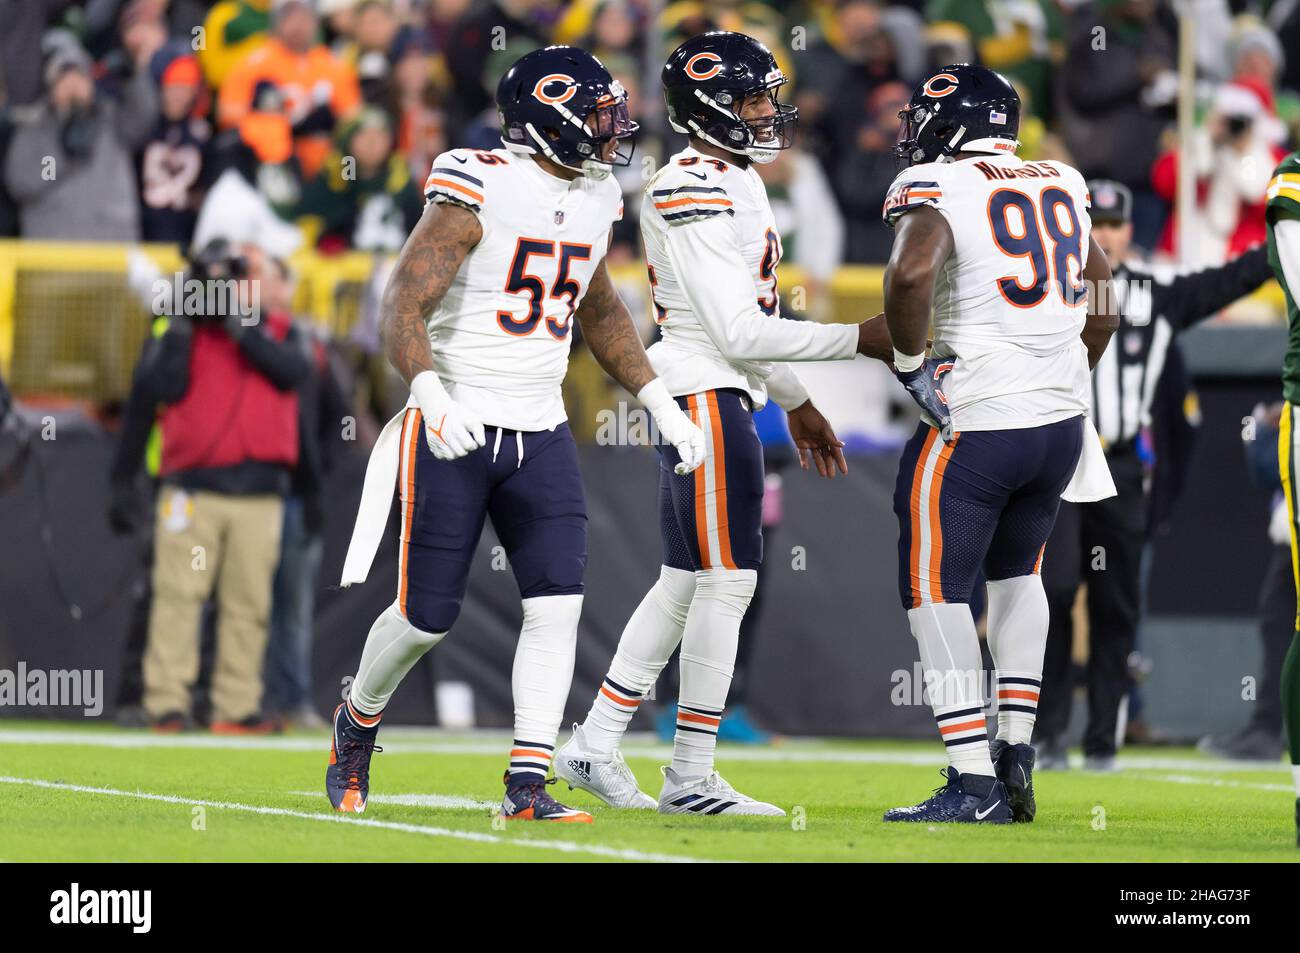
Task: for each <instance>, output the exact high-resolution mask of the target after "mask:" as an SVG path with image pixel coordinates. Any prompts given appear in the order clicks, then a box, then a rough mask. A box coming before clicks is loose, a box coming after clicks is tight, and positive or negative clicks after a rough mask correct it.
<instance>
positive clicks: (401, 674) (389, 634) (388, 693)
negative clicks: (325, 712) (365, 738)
mask: <svg viewBox="0 0 1300 953" xmlns="http://www.w3.org/2000/svg"><path fill="white" fill-rule="evenodd" d="M446 635H447V633H446V632H425V631H424V630H423V629H417V628H416V627H415V626H413V625H411V623H410V622H408V621H407V620H406V617H405V616H404V615H402V612H401V610H400V609H399V608H398V607H397V603H396V602H394V603H393V604H392V605H391V606H389V607H388V608H387V609H385V610H384V611H383V612H381V613H380V614H379V618H377V619H375V623H374V625H372V626H371V627H370V634H369V635H367V636H366V647H365V648H364V649H362V651H361V665H360V666H359V667H358V668H357V676H356V678H354V679H353V680H352V687H351V688H350V689H349V690H348V703H349V706H350V707H351V711H350V712H349V714H350V715H352V717H353V720H354V721H357V722H358V723H359V724H361V725H362V726H363V727H367V728H369V727H373V726H374V725H377V724H379V715H381V714H382V713H383V710H384V708H385V707H386V706H387V705H388V700H389V699H390V698H392V697H393V692H395V691H397V686H398V685H399V684H401V681H402V679H403V678H405V677H406V673H407V672H409V671H410V670H411V666H413V665H414V664H415V663H416V662H418V661H419V660H420V659H421V658H422V657H423V656H424V653H425V652H427V651H429V649H431V648H433V647H434V646H435V645H437V644H438V643H439V642H441V641H442V640H443V638H444V637H445V636H446Z"/></svg>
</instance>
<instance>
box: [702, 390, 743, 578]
mask: <svg viewBox="0 0 1300 953" xmlns="http://www.w3.org/2000/svg"><path fill="white" fill-rule="evenodd" d="M706 396H707V398H708V401H709V429H710V430H712V431H713V487H714V491H715V495H714V504H713V510H714V512H715V513H716V514H717V518H718V548H719V550H720V551H719V553H718V558H719V559H721V560H722V565H723V567H724V568H726V569H735V568H736V563H735V560H733V559H732V558H731V520H730V519H728V517H727V450H726V447H724V446H723V442H722V415H721V414H720V413H718V393H717V391H712V390H711V391H709V392H708V394H707V395H706Z"/></svg>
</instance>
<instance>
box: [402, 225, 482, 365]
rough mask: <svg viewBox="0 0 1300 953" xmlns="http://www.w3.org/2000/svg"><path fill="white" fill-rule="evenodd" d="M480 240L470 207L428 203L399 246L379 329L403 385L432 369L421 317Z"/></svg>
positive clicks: (431, 352) (445, 288) (429, 348)
mask: <svg viewBox="0 0 1300 953" xmlns="http://www.w3.org/2000/svg"><path fill="white" fill-rule="evenodd" d="M482 237H483V226H482V225H480V224H479V220H478V217H477V216H475V215H474V213H473V212H471V211H470V210H469V209H466V208H462V207H460V206H459V205H455V204H453V203H450V202H433V203H430V205H429V207H428V208H427V209H425V211H424V214H423V215H422V216H421V217H420V221H419V222H417V223H416V226H415V230H414V231H412V232H411V234H410V237H409V238H407V239H406V244H405V245H403V246H402V253H401V254H400V255H399V256H398V258H397V264H396V265H395V266H394V267H393V273H392V275H391V276H390V277H389V279H388V285H387V287H385V288H384V296H383V300H382V303H381V314H382V315H383V317H382V320H381V325H380V330H381V332H382V334H383V338H384V353H385V354H386V355H387V356H388V360H389V361H390V362H391V363H392V365H393V367H395V368H397V372H398V373H399V374H401V375H402V378H403V379H404V380H405V381H406V382H407V383H408V384H409V383H411V381H412V380H414V379H415V376H416V375H417V374H419V373H420V372H421V371H431V370H433V349H432V348H431V347H430V346H429V332H428V329H427V328H426V327H425V324H424V319H425V316H426V315H428V314H429V312H430V311H432V310H433V309H434V308H435V307H437V305H438V302H440V301H441V300H442V297H443V295H445V294H446V293H447V289H448V288H449V287H450V286H451V283H452V280H453V279H454V278H455V277H456V272H457V271H459V270H460V266H461V262H463V261H464V260H465V256H466V255H467V254H469V252H470V249H472V248H473V247H474V246H475V245H477V244H478V242H479V239H481V238H482Z"/></svg>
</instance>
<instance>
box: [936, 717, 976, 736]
mask: <svg viewBox="0 0 1300 953" xmlns="http://www.w3.org/2000/svg"><path fill="white" fill-rule="evenodd" d="M983 727H985V725H984V719H983V718H980V719H977V720H976V721H963V722H962V723H961V724H959V725H948V726H947V727H946V728H940V729H939V734H941V735H950V734H952V733H953V732H955V731H970V730H971V729H972V728H983Z"/></svg>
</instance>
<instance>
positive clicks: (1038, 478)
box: [884, 64, 1118, 823]
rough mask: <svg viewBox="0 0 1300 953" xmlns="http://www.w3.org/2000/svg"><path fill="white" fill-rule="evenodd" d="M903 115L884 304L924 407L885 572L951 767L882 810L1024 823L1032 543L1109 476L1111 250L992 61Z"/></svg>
mask: <svg viewBox="0 0 1300 953" xmlns="http://www.w3.org/2000/svg"><path fill="white" fill-rule="evenodd" d="M899 115H900V117H901V118H902V120H903V122H902V129H901V132H900V142H899V147H898V153H899V156H900V158H902V159H904V160H905V161H906V162H908V163H909V166H910V167H909V168H907V169H906V170H905V171H904V172H902V173H901V174H900V175H899V176H898V178H897V179H896V180H895V182H894V184H893V186H892V187H891V188H890V191H889V193H888V195H887V197H886V199H885V207H884V217H885V221H886V223H888V224H889V225H891V226H893V228H894V229H895V232H896V235H895V238H894V247H893V251H892V253H891V257H890V261H889V265H888V268H887V269H886V272H885V319H886V321H887V322H888V324H889V331H890V336H891V337H892V339H893V346H894V365H895V368H896V370H897V373H898V375H899V378H900V380H902V382H903V384H904V386H906V387H907V389H908V391H909V393H911V394H912V396H913V397H914V398H915V399H916V401H917V403H918V404H920V406H921V409H922V411H923V420H922V422H921V424H920V426H919V427H918V428H917V431H916V434H915V436H913V437H912V439H911V441H910V442H909V443H908V444H907V446H906V448H905V449H904V451H903V459H902V462H901V464H900V469H899V475H898V483H897V489H896V491H895V496H894V510H895V513H896V514H897V516H898V521H899V590H900V595H901V597H902V601H903V607H904V608H905V609H906V610H907V616H908V622H909V624H910V626H911V629H912V634H913V636H915V638H916V641H917V644H918V647H919V649H920V655H921V664H922V667H923V669H924V672H925V679H926V686H927V689H928V693H929V696H930V702H931V704H932V706H933V709H934V716H935V720H936V721H937V722H938V727H939V733H940V737H941V738H942V739H943V742H944V746H945V748H946V749H947V752H948V758H949V767H948V769H947V771H946V772H945V775H946V781H947V783H946V784H945V785H944V786H943V787H942V788H941V789H940V790H939V791H938V792H936V794H935V795H934V796H933V797H931V798H930V799H928V800H927V801H925V802H923V803H921V804H919V805H916V806H914V807H906V808H896V809H894V810H891V811H889V812H888V813H887V814H886V815H885V820H887V821H922V822H934V821H972V822H986V823H987V822H1007V821H1010V820H1013V819H1014V820H1018V821H1030V820H1032V819H1033V816H1034V811H1035V809H1036V807H1035V802H1034V796H1033V786H1032V772H1033V764H1034V751H1033V748H1032V747H1031V746H1030V744H1029V741H1030V736H1031V732H1032V730H1033V725H1034V717H1035V714H1036V711H1037V706H1038V690H1039V685H1040V682H1041V678H1042V668H1043V651H1044V648H1045V646H1046V642H1047V598H1046V595H1045V594H1044V592H1043V585H1042V581H1041V579H1040V577H1039V567H1040V565H1041V560H1042V557H1043V547H1044V545H1045V543H1046V541H1047V537H1048V535H1049V534H1050V533H1051V530H1052V524H1053V523H1054V522H1055V520H1056V512H1057V509H1058V508H1059V505H1060V499H1061V496H1062V494H1063V493H1064V494H1066V495H1067V498H1069V499H1078V500H1084V499H1101V498H1103V497H1105V496H1110V495H1113V494H1114V485H1113V483H1112V482H1111V480H1110V473H1109V471H1108V470H1107V468H1106V463H1105V459H1104V457H1103V455H1102V452H1101V445H1100V441H1099V440H1098V438H1097V434H1096V431H1095V430H1094V429H1093V428H1092V426H1091V424H1090V423H1089V422H1088V420H1087V417H1086V414H1087V412H1088V407H1089V393H1088V388H1089V367H1090V365H1093V364H1095V363H1096V362H1097V360H1098V359H1099V358H1100V357H1101V354H1102V352H1103V351H1104V350H1105V347H1106V344H1107V342H1108V341H1109V339H1110V334H1111V332H1112V331H1113V330H1114V328H1115V327H1116V326H1117V324H1118V318H1117V317H1116V314H1115V310H1114V295H1113V294H1111V293H1110V289H1109V287H1108V286H1107V283H1108V281H1109V279H1110V268H1109V266H1108V265H1107V263H1106V257H1105V255H1104V254H1103V253H1102V251H1101V249H1100V248H1098V247H1097V245H1096V243H1095V242H1094V241H1093V240H1092V237H1091V235H1090V228H1091V225H1090V222H1089V219H1088V195H1087V189H1086V187H1085V185H1084V181H1083V178H1082V177H1081V176H1080V175H1079V173H1078V172H1076V171H1075V170H1074V169H1072V168H1070V167H1069V166H1067V165H1065V164H1063V163H1060V162H1026V161H1024V160H1022V159H1020V158H1019V157H1017V156H1016V154H1015V152H1016V148H1017V147H1018V145H1019V143H1018V142H1017V141H1016V132H1017V129H1018V127H1019V122H1020V100H1019V97H1018V96H1017V95H1016V92H1015V90H1014V89H1013V88H1012V87H1011V85H1010V84H1009V83H1008V82H1007V81H1006V80H1005V79H1004V78H1003V77H1002V76H1000V75H998V74H997V73H995V72H993V71H992V70H989V69H985V68H984V67H981V66H970V65H965V64H962V65H954V66H948V67H944V68H943V69H941V70H939V71H938V72H937V73H935V74H934V75H932V76H930V77H929V78H928V79H926V80H925V82H923V83H921V85H919V86H918V87H917V88H916V91H915V92H914V93H913V95H912V99H911V102H910V103H909V105H908V107H907V108H906V109H904V110H903V111H902V112H901V113H900V114H899ZM932 313H933V335H934V346H933V350H932V352H931V354H930V356H929V357H927V356H926V354H925V347H926V337H927V334H928V333H929V331H930V325H931V314H932ZM1048 558H1049V559H1050V558H1051V554H1050V553H1049V554H1048ZM981 570H982V571H983V573H984V576H985V578H986V579H987V580H988V606H989V609H988V630H989V634H988V642H989V649H990V650H991V652H992V655H993V661H994V664H995V666H996V668H997V686H998V687H997V692H998V725H997V738H996V740H995V741H994V742H993V744H992V746H990V743H989V738H988V735H987V732H986V727H985V723H984V714H983V711H984V699H983V697H982V686H983V680H982V678H981V671H980V670H981V657H980V648H979V639H978V637H977V636H976V634H975V624H974V621H973V619H972V618H971V613H970V609H969V606H968V603H969V600H970V595H971V589H972V587H973V586H974V584H975V580H976V578H977V576H978V575H979V573H980V572H981Z"/></svg>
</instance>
